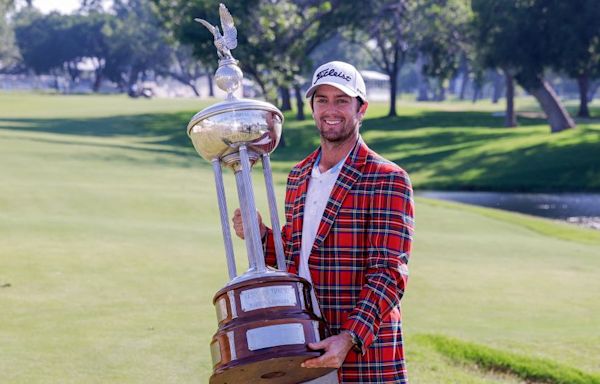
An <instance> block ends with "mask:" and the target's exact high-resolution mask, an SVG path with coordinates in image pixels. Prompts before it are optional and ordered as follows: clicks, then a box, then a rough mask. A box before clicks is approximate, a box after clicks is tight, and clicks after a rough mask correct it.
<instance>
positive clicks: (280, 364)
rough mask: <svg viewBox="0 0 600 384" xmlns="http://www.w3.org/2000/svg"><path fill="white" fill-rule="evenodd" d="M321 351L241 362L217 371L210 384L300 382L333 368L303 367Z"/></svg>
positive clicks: (323, 373) (278, 383)
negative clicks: (305, 362) (302, 364)
mask: <svg viewBox="0 0 600 384" xmlns="http://www.w3.org/2000/svg"><path fill="white" fill-rule="evenodd" d="M319 355H320V353H319V352H316V351H315V352H304V353H301V354H296V355H291V356H278V357H271V358H269V359H267V360H259V361H254V362H250V363H246V364H240V365H237V366H234V367H231V368H229V369H226V370H224V371H223V372H215V373H214V374H213V375H212V376H211V378H210V384H242V383H244V384H245V383H251V384H298V383H304V382H306V381H309V380H313V379H316V378H317V377H321V376H324V375H326V374H327V373H329V372H331V371H332V369H331V368H301V367H300V364H301V363H302V362H303V361H306V360H308V359H310V358H313V357H318V356H319Z"/></svg>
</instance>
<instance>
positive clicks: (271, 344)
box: [187, 4, 331, 384]
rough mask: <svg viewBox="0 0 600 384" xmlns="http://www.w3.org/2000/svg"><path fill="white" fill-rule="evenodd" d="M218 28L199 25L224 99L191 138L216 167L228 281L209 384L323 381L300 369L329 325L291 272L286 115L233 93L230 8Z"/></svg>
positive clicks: (194, 124) (193, 126)
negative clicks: (276, 174)
mask: <svg viewBox="0 0 600 384" xmlns="http://www.w3.org/2000/svg"><path fill="white" fill-rule="evenodd" d="M219 14H220V17H221V27H222V30H223V33H222V34H221V32H220V31H219V28H218V26H213V25H211V24H210V23H208V22H207V21H205V20H202V19H196V21H198V22H200V23H202V24H203V25H204V26H205V27H207V28H208V29H209V30H210V31H211V32H212V34H213V35H214V38H215V46H216V47H217V53H218V56H219V68H218V69H217V71H216V73H215V82H216V84H217V86H218V87H219V88H220V89H222V90H224V91H225V92H227V99H226V100H225V101H223V102H220V103H217V104H215V105H212V106H210V107H208V108H206V109H204V110H202V111H200V112H198V113H197V114H196V115H194V117H193V118H192V119H191V120H190V122H189V124H188V126H187V132H188V135H189V137H190V138H191V140H192V142H193V144H194V147H195V148H196V151H197V152H198V153H199V154H200V155H201V156H202V157H203V158H204V159H206V160H207V161H209V162H211V163H212V165H213V171H214V176H215V184H216V189H217V198H218V203H219V211H220V214H221V228H222V231H223V239H224V244H225V255H226V258H227V267H228V271H229V279H230V281H229V283H227V285H226V286H225V287H224V288H222V289H221V290H219V291H218V292H217V293H216V294H215V296H214V299H213V303H214V305H215V308H216V312H217V320H218V330H217V332H216V334H215V335H214V336H213V339H212V342H211V345H210V351H211V355H212V361H213V375H212V376H211V378H210V383H211V384H233V383H236V384H238V383H248V382H253V383H277V384H284V383H289V384H295V383H300V382H304V381H308V380H311V379H314V378H316V377H320V376H322V375H324V374H326V373H328V372H329V371H331V369H327V368H322V369H306V368H301V367H300V363H301V362H302V361H304V360H307V359H309V358H312V357H316V356H319V355H320V353H319V352H317V351H313V350H310V349H309V348H308V347H307V346H306V344H307V343H310V342H316V341H319V340H321V339H323V338H325V337H327V336H328V331H327V327H326V325H325V322H324V321H323V320H322V319H320V318H318V317H317V316H316V315H315V314H314V312H313V308H312V303H311V298H310V289H311V287H310V284H309V283H308V282H307V281H306V280H305V279H303V278H301V277H299V276H297V275H294V274H290V273H288V272H287V268H286V264H285V258H284V253H283V242H282V238H281V230H280V225H279V219H278V216H277V205H276V202H275V191H274V188H273V179H272V173H271V165H270V158H269V155H270V153H271V152H272V151H273V150H274V149H275V148H276V147H277V145H278V143H279V139H280V137H281V128H282V124H283V115H282V113H281V111H279V109H277V108H276V107H275V106H273V105H271V104H269V103H266V102H263V101H258V100H250V99H238V98H236V97H235V96H234V92H235V91H236V90H237V89H238V88H239V87H240V86H241V84H242V78H243V74H242V71H241V70H240V68H239V67H238V61H237V60H236V59H234V58H233V56H232V55H231V50H232V49H234V48H235V47H236V46H237V30H236V28H235V25H234V22H233V18H232V17H231V14H230V13H229V11H228V10H227V8H226V7H225V6H224V5H223V4H221V5H220V6H219ZM259 159H260V160H261V162H262V167H263V174H264V179H265V184H266V190H267V199H268V203H269V210H270V218H271V225H272V228H273V237H274V243H275V253H276V260H277V268H272V267H269V266H266V264H265V255H264V251H263V245H262V241H261V238H260V230H259V225H258V218H257V215H256V204H255V199H254V191H253V186H252V176H251V170H252V166H253V165H254V164H255V163H256V162H257V161H258V160H259ZM222 168H230V169H231V170H233V172H234V174H235V181H236V185H237V194H238V198H239V205H240V209H241V212H242V222H243V224H244V238H245V240H244V241H245V244H246V252H247V254H248V264H249V268H248V270H247V271H246V272H245V273H243V274H242V275H238V274H237V270H236V265H235V258H234V254H233V245H232V239H231V231H230V227H229V213H228V210H227V203H226V200H225V188H224V185H223V176H222Z"/></svg>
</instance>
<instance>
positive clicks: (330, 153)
mask: <svg viewBox="0 0 600 384" xmlns="http://www.w3.org/2000/svg"><path fill="white" fill-rule="evenodd" d="M357 140H358V136H357V137H353V138H351V139H348V140H346V141H344V142H343V143H331V142H329V141H326V140H323V139H321V160H320V161H319V171H320V172H327V171H328V170H330V169H331V168H332V167H334V166H335V165H336V164H337V163H339V162H340V161H342V159H344V158H345V157H346V156H348V153H350V151H351V150H352V148H354V145H355V144H356V141H357Z"/></svg>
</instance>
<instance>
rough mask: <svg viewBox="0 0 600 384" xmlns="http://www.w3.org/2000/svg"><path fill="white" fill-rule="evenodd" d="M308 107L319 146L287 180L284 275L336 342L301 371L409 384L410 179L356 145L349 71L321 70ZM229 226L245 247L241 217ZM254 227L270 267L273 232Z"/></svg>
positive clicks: (354, 90) (360, 92) (361, 109)
mask: <svg viewBox="0 0 600 384" xmlns="http://www.w3.org/2000/svg"><path fill="white" fill-rule="evenodd" d="M306 97H307V98H309V99H310V105H311V107H312V111H313V118H314V120H315V125H316V127H317V129H318V131H319V134H320V138H321V144H320V146H319V148H317V149H316V150H315V151H314V152H313V153H312V154H310V155H309V156H308V157H306V158H305V159H304V160H303V161H301V162H300V163H298V164H297V165H296V166H294V167H293V169H292V171H291V172H290V174H289V177H288V182H287V188H286V197H285V219H286V223H285V225H284V227H283V231H282V232H283V233H282V234H283V241H284V249H285V253H286V262H287V266H288V270H289V272H292V273H297V274H299V275H300V276H302V277H304V278H306V279H307V280H309V281H310V282H311V283H312V284H313V287H314V290H313V292H312V295H313V297H312V299H313V304H314V307H315V312H316V313H317V314H318V315H320V316H322V317H323V318H324V319H325V320H326V321H327V323H328V325H329V327H330V329H331V331H332V336H331V337H329V338H327V339H324V340H322V341H320V342H318V343H314V344H309V347H310V348H313V349H319V350H324V351H325V353H324V354H323V355H321V356H320V357H318V358H314V359H310V360H307V361H305V362H304V363H303V366H304V367H306V368H315V367H333V368H339V369H338V371H337V373H334V374H332V375H328V376H327V377H324V378H321V379H317V380H315V381H313V382H311V383H337V382H341V383H408V379H407V376H406V366H405V362H404V348H403V337H402V327H401V314H400V299H401V298H402V296H403V294H404V290H405V287H406V282H407V277H408V268H407V263H408V258H409V255H410V250H411V242H412V234H413V199H412V188H411V185H410V181H409V178H408V175H407V174H406V172H405V171H404V170H403V169H402V168H400V167H399V166H398V165H396V164H394V163H392V162H390V161H388V160H386V159H384V158H382V157H381V156H379V155H378V154H377V153H375V152H374V151H372V150H371V149H369V148H368V147H367V145H366V144H365V143H364V141H363V140H362V138H361V136H360V133H359V129H360V126H361V123H362V120H363V117H364V115H365V112H366V111H367V107H368V105H369V104H368V102H367V95H366V87H365V82H364V80H363V78H362V76H361V75H360V73H359V72H358V71H357V70H356V68H354V66H352V65H350V64H348V63H344V62H340V61H332V62H329V63H326V64H324V65H322V66H320V67H319V68H318V69H317V70H316V71H315V73H314V75H313V79H312V84H311V87H310V88H309V89H308V91H307V92H306ZM233 222H234V229H235V231H236V234H237V235H238V236H240V237H242V238H243V225H242V220H241V215H240V213H239V210H237V211H236V213H235V215H234V218H233ZM259 223H260V228H261V234H262V236H263V241H264V242H265V247H266V251H267V252H266V254H267V262H269V263H270V264H272V265H273V264H275V252H274V244H273V235H272V231H271V230H270V229H269V228H267V227H266V226H265V225H264V224H263V223H262V220H260V219H259Z"/></svg>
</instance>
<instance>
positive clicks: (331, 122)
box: [325, 120, 342, 124]
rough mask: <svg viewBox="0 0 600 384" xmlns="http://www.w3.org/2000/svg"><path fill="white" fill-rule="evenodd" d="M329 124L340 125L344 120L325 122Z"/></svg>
mask: <svg viewBox="0 0 600 384" xmlns="http://www.w3.org/2000/svg"><path fill="white" fill-rule="evenodd" d="M325 122H326V123H327V124H339V123H341V122H342V120H325Z"/></svg>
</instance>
